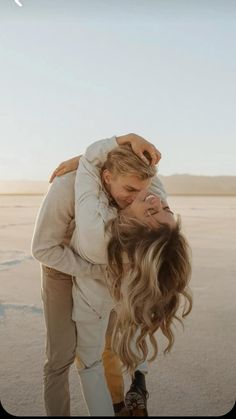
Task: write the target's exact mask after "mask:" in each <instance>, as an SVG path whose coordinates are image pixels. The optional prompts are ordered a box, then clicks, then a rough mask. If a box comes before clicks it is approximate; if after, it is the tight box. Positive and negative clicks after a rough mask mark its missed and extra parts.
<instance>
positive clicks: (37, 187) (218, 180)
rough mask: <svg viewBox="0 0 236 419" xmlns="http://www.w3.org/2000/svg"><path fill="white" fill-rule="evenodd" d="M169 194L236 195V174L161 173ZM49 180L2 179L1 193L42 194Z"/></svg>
mask: <svg viewBox="0 0 236 419" xmlns="http://www.w3.org/2000/svg"><path fill="white" fill-rule="evenodd" d="M159 177H160V179H161V181H162V183H163V184H164V186H165V189H166V191H167V193H168V194H169V195H225V196H227V195H236V176H196V175H186V174H183V175H177V174H176V175H171V176H162V175H159ZM48 187H49V183H48V182H47V181H28V180H22V181H18V180H17V181H14V180H1V181H0V194H7V195H12V194H14V195H15V194H20V195H41V194H45V193H46V192H47V190H48Z"/></svg>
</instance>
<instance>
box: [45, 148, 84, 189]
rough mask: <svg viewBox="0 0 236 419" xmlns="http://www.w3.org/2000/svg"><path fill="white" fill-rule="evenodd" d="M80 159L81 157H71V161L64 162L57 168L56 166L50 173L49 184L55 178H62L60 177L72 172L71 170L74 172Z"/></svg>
mask: <svg viewBox="0 0 236 419" xmlns="http://www.w3.org/2000/svg"><path fill="white" fill-rule="evenodd" d="M80 157H81V155H80V156H76V157H72V159H69V160H65V161H63V162H62V163H60V164H59V166H57V168H56V169H55V170H54V172H53V173H52V175H51V177H50V179H49V183H52V181H53V179H54V178H55V177H56V176H62V175H65V174H66V173H68V172H73V170H76V169H77V168H78V166H79V160H80Z"/></svg>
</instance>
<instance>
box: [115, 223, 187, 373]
mask: <svg viewBox="0 0 236 419" xmlns="http://www.w3.org/2000/svg"><path fill="white" fill-rule="evenodd" d="M107 228H108V229H110V234H111V239H110V241H109V244H108V280H109V286H110V289H111V294H112V297H113V298H114V300H115V301H116V302H117V304H116V314H117V315H116V321H115V325H114V329H113V334H112V348H113V350H114V351H115V352H116V353H117V354H118V356H119V358H120V359H121V361H122V362H123V364H124V366H125V367H126V369H127V370H128V371H129V372H130V373H132V374H133V373H134V370H135V369H136V367H137V365H138V364H139V363H140V362H142V361H144V360H145V359H146V358H147V355H148V346H147V342H146V338H147V336H149V339H150V343H151V345H152V348H153V355H152V357H151V358H150V359H149V361H153V360H154V359H155V358H156V356H157V353H158V344H157V340H156V336H155V332H156V331H157V330H158V329H160V330H161V331H162V333H163V334H164V336H165V337H166V338H167V340H168V345H167V347H166V348H165V351H164V352H165V353H166V352H169V351H170V350H171V348H172V346H173V344H174V334H173V330H172V328H171V326H172V324H173V320H174V319H177V320H179V321H180V323H181V324H183V323H182V320H181V318H180V317H179V316H178V315H177V311H178V309H179V307H180V304H181V299H183V300H184V307H183V310H182V314H181V317H182V318H184V317H186V316H187V315H188V314H189V312H190V311H191V309H192V297H191V294H190V292H189V290H188V283H189V280H190V275H191V263H190V248H189V245H188V243H187V241H186V239H185V237H184V236H183V234H182V233H181V231H180V229H181V220H180V217H178V219H177V223H176V227H174V228H170V227H169V226H168V225H164V224H163V225H161V226H160V227H159V228H158V229H156V230H150V229H149V228H148V227H147V225H143V224H141V223H140V222H139V221H138V220H137V219H133V218H127V217H125V216H124V215H118V217H117V218H116V219H114V220H112V221H110V222H109V224H108V226H107ZM124 254H126V256H127V257H128V264H127V265H125V264H124V259H123V256H124Z"/></svg>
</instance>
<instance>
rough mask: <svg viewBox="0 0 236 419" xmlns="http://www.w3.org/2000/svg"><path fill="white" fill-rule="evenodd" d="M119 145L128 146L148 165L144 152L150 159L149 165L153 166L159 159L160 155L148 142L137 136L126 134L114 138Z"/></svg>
mask: <svg viewBox="0 0 236 419" xmlns="http://www.w3.org/2000/svg"><path fill="white" fill-rule="evenodd" d="M116 141H117V143H118V144H119V145H123V144H130V145H131V148H132V150H133V152H134V153H135V154H136V155H137V156H138V157H140V158H141V159H142V160H143V161H145V163H147V164H150V162H149V160H148V159H147V158H146V157H145V154H144V152H148V154H149V155H150V158H151V165H152V166H154V165H155V164H157V163H158V162H159V160H160V159H161V153H160V151H159V150H157V148H156V147H155V146H154V145H153V144H151V143H150V142H149V141H147V140H145V139H144V138H143V137H140V135H137V134H133V133H131V134H127V135H121V136H120V137H116Z"/></svg>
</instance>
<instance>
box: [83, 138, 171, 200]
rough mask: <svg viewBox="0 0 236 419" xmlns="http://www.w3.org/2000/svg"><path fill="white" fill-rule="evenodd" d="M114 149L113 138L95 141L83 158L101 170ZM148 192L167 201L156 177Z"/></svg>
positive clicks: (116, 145) (160, 183) (114, 139)
mask: <svg viewBox="0 0 236 419" xmlns="http://www.w3.org/2000/svg"><path fill="white" fill-rule="evenodd" d="M115 147H118V144H117V142H116V137H115V136H113V137H111V138H108V139H104V140H100V141H96V142H94V143H93V144H91V145H90V146H89V147H88V148H87V149H86V152H85V157H86V159H87V161H88V162H89V163H91V164H92V165H93V166H96V167H97V168H98V169H101V168H102V165H103V164H104V162H105V161H106V158H107V154H108V153H109V151H111V150H113V149H114V148H115ZM150 191H151V192H152V193H154V194H156V195H158V196H159V197H160V198H161V199H165V200H166V199H167V194H166V191H165V188H164V186H163V184H162V182H161V181H160V179H159V177H158V176H157V175H155V176H154V178H153V180H152V183H151V186H150Z"/></svg>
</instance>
